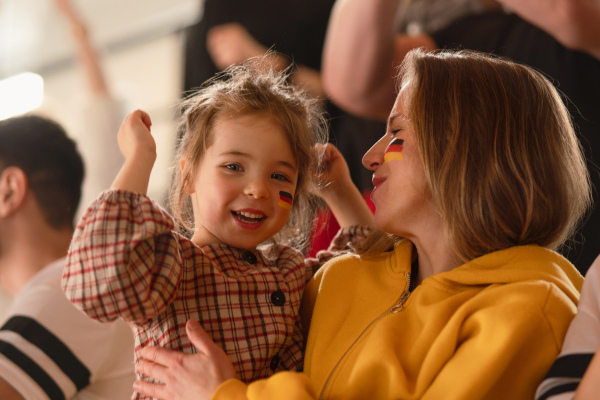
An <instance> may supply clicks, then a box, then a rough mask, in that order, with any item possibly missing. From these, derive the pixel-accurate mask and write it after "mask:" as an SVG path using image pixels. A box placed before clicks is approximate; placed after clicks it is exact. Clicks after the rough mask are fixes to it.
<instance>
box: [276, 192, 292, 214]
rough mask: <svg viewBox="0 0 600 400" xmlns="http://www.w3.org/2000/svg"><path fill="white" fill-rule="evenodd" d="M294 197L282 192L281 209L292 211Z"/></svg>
mask: <svg viewBox="0 0 600 400" xmlns="http://www.w3.org/2000/svg"><path fill="white" fill-rule="evenodd" d="M293 199H294V197H293V196H292V195H291V194H289V193H288V192H284V191H281V192H279V203H278V204H279V207H281V208H285V209H286V210H288V211H289V210H291V209H292V200H293Z"/></svg>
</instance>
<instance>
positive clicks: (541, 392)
mask: <svg viewBox="0 0 600 400" xmlns="http://www.w3.org/2000/svg"><path fill="white" fill-rule="evenodd" d="M593 356H594V354H591V353H582V354H565V355H563V356H561V357H559V358H557V359H556V361H555V362H554V365H552V368H550V371H548V374H547V375H546V377H545V378H544V380H543V381H542V383H541V384H540V386H539V387H538V390H537V392H536V395H535V398H536V400H547V399H551V400H558V399H560V400H563V399H571V398H573V396H574V395H575V390H576V389H577V386H578V385H579V382H580V381H581V378H582V377H583V374H584V373H585V371H586V369H587V367H588V365H589V364H590V361H591V360H592V357H593ZM559 395H560V397H557V396H559Z"/></svg>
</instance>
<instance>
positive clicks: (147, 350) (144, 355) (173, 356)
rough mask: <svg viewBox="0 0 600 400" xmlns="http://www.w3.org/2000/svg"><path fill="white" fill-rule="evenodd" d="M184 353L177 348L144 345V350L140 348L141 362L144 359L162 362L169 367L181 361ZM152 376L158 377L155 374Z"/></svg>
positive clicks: (156, 362)
mask: <svg viewBox="0 0 600 400" xmlns="http://www.w3.org/2000/svg"><path fill="white" fill-rule="evenodd" d="M182 355H183V353H181V352H179V351H176V350H170V349H165V348H162V347H152V346H149V347H144V348H143V349H142V350H140V358H141V360H140V362H141V361H143V360H144V361H147V362H151V363H154V364H160V365H162V366H166V367H169V366H171V365H173V364H175V363H177V362H179V361H180V358H181V356H182ZM152 376H153V377H155V378H158V377H156V376H154V375H152Z"/></svg>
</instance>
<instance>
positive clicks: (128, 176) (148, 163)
mask: <svg viewBox="0 0 600 400" xmlns="http://www.w3.org/2000/svg"><path fill="white" fill-rule="evenodd" d="M151 125H152V121H151V120H150V116H149V115H148V114H146V113H145V112H144V111H142V110H135V111H133V112H132V113H130V114H129V115H127V116H126V117H125V120H124V121H123V124H122V125H121V128H120V129H119V133H118V134H117V139H118V141H119V148H120V149H121V153H123V156H124V157H125V163H124V164H123V167H121V170H120V171H119V173H118V174H117V176H116V178H115V180H114V181H113V184H112V186H111V189H120V190H127V191H130V192H135V193H141V194H146V192H147V191H148V182H149V181H150V173H151V172H152V166H153V165H154V161H155V160H156V143H155V142H154V138H153V137H152V134H151V133H150V126H151Z"/></svg>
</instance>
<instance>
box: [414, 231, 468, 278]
mask: <svg viewBox="0 0 600 400" xmlns="http://www.w3.org/2000/svg"><path fill="white" fill-rule="evenodd" d="M412 242H413V244H414V245H415V249H416V253H417V263H418V273H417V276H416V277H413V279H415V284H417V285H418V284H421V282H423V280H424V279H426V278H428V277H430V276H432V275H435V274H439V273H440V272H446V271H450V270H453V269H454V268H456V267H459V266H461V265H462V264H463V263H462V262H461V261H460V259H459V258H458V257H456V256H455V255H454V254H453V253H452V251H451V250H450V246H448V241H447V240H446V238H445V237H444V238H439V237H438V238H433V237H428V238H426V239H425V240H419V239H417V238H412Z"/></svg>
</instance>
